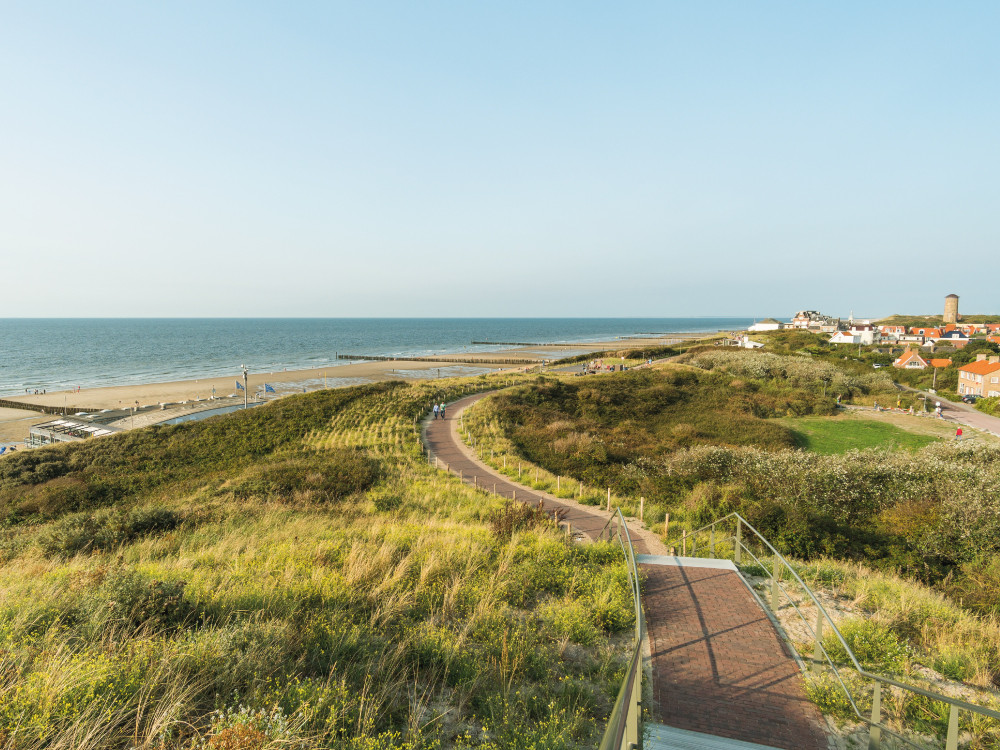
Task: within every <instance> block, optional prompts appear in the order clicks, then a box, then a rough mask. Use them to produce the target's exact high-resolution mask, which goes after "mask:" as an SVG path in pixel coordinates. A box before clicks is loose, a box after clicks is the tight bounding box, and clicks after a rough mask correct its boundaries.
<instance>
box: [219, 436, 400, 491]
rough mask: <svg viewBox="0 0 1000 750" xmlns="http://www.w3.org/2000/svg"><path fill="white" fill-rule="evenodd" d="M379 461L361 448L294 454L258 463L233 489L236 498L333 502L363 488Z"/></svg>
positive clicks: (372, 477)
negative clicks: (319, 454)
mask: <svg viewBox="0 0 1000 750" xmlns="http://www.w3.org/2000/svg"><path fill="white" fill-rule="evenodd" d="M380 474H381V472H380V469H379V464H378V462H377V461H376V460H374V459H372V458H370V457H368V456H367V455H366V454H364V453H363V452H361V451H357V450H351V449H340V450H336V451H331V452H330V453H329V454H327V455H324V456H322V457H321V458H319V457H317V458H293V459H288V460H285V461H280V462H277V463H272V464H263V465H260V466H256V467H254V468H252V469H251V470H250V471H248V472H247V473H246V474H245V475H244V477H243V478H242V479H241V480H239V481H238V482H237V484H236V486H235V488H234V489H233V494H234V495H235V497H236V498H237V499H240V500H247V499H250V498H257V499H261V500H279V501H291V500H296V501H301V500H304V501H311V502H330V501H333V500H339V499H341V498H344V497H347V496H348V495H351V494H354V493H355V492H362V491H364V490H366V489H368V488H369V487H370V486H371V485H372V484H374V483H375V482H376V481H377V480H378V479H379V477H380Z"/></svg>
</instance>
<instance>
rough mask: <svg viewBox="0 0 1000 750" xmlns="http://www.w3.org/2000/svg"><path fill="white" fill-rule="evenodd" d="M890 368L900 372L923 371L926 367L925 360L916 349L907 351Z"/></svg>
mask: <svg viewBox="0 0 1000 750" xmlns="http://www.w3.org/2000/svg"><path fill="white" fill-rule="evenodd" d="M892 366H893V367H897V368H899V369H900V370H923V369H925V368H926V367H927V360H926V359H924V358H923V357H921V356H920V353H919V352H918V351H917V350H916V349H907V350H906V351H905V352H903V353H902V354H901V355H900V357H899V359H897V360H896V361H895V362H893V363H892Z"/></svg>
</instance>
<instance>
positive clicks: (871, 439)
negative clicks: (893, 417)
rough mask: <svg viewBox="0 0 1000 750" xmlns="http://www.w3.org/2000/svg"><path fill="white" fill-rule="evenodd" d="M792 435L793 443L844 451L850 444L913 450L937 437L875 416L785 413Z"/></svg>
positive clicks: (817, 449)
mask: <svg viewBox="0 0 1000 750" xmlns="http://www.w3.org/2000/svg"><path fill="white" fill-rule="evenodd" d="M779 421H781V422H782V423H783V424H785V426H787V427H788V428H789V429H790V430H792V432H793V433H794V435H795V442H796V445H798V447H800V448H805V449H806V450H809V451H813V452H814V453H826V454H834V453H846V452H847V451H849V450H851V449H853V448H905V449H907V450H916V449H917V448H923V447H924V446H925V445H928V444H930V443H933V442H934V441H935V440H937V439H938V438H936V437H933V436H931V435H918V434H914V433H912V432H907V431H906V430H903V429H901V428H899V427H896V426H895V425H891V424H886V423H885V422H880V421H876V420H874V419H859V418H851V417H844V416H837V417H788V418H784V419H781V420H779Z"/></svg>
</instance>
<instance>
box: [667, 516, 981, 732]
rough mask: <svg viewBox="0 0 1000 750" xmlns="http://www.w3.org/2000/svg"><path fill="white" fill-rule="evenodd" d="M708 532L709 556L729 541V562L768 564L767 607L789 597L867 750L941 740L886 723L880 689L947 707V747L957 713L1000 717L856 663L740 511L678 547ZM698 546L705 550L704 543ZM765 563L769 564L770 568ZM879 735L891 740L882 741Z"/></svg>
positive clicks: (808, 593) (815, 661) (818, 665)
mask: <svg viewBox="0 0 1000 750" xmlns="http://www.w3.org/2000/svg"><path fill="white" fill-rule="evenodd" d="M727 524H732V525H734V526H735V529H734V531H733V532H730V531H729V529H728V526H727ZM719 527H721V528H722V529H723V530H724V534H723V535H722V536H719V535H718V534H717V528H719ZM744 530H745V531H746V533H747V534H749V535H750V538H755V539H757V540H758V541H759V543H760V545H761V546H762V547H763V551H761V555H762V556H763V557H765V558H767V557H770V561H766V560H762V559H761V558H760V557H758V556H757V555H756V554H754V552H753V550H752V549H751V548H750V546H749V545H747V543H746V541H745V540H744ZM706 535H707V536H708V545H707V550H706V551H707V554H708V556H709V557H716V556H717V553H718V550H719V547H720V545H723V546H725V545H732V546H731V552H732V558H733V562H735V563H736V564H737V565H741V564H743V555H744V554H746V555H748V556H749V557H750V558H751V559H752V560H753V561H754V563H756V565H758V566H759V567H760V568H761V569H762V570H765V571H766V570H767V569H768V567H770V570H771V574H770V578H771V581H770V586H769V588H770V597H769V598H770V600H771V601H770V605H771V610H772V611H773V612H774V613H775V615H777V613H778V609H779V606H780V604H781V601H782V599H781V598H782V595H784V597H785V599H787V600H788V603H789V604H790V605H791V606H792V608H793V609H794V610H795V613H796V614H797V615H798V617H799V618H800V620H801V622H802V624H803V626H804V627H805V629H806V631H807V632H808V633H809V635H810V636H811V639H812V641H813V644H814V645H813V653H812V658H811V660H812V669H811V671H812V673H813V675H814V676H815V675H818V673H819V672H820V670H821V669H822V668H823V667H824V665H826V666H829V668H830V670H831V673H832V675H833V677H834V679H835V680H836V682H837V684H838V685H839V687H840V690H841V691H842V693H843V694H844V696H845V697H846V698H847V700H848V702H849V703H850V706H851V709H852V710H853V712H854V714H855V716H856V717H857V719H858V720H859V721H861V722H862V723H863V724H865V725H867V726H868V730H869V739H868V749H869V750H882V748H883V747H886V748H888V747H891V746H898V743H902V744H903V746H905V747H910V748H916V749H917V750H930V748H940V747H941V746H940V745H939V744H936V742H935V744H926V742H925V741H924V740H923V738H921V737H920V736H917V735H907V734H904V733H902V732H901V731H897V729H895V728H893V727H892V726H890V725H889V724H888V723H887V722H886V721H885V719H884V716H883V713H882V693H883V690H884V689H885V688H895V689H896V690H899V691H902V692H904V693H910V694H913V695H919V696H921V697H923V698H927V699H930V700H932V701H936V702H938V703H940V704H943V705H944V706H947V707H948V727H947V732H946V735H945V738H944V740H945V745H944V747H945V750H958V740H959V719H960V716H961V712H963V711H964V712H966V713H968V714H972V715H975V716H980V717H984V718H988V719H994V720H998V721H1000V712H997V711H994V710H992V709H990V708H986V707H985V706H977V705H975V704H973V703H969V702H967V701H963V700H961V699H959V698H952V697H949V696H946V695H942V694H940V693H936V692H934V691H932V690H926V689H924V688H921V687H918V686H916V685H908V684H906V683H903V682H899V681H897V680H893V679H891V678H889V677H885V676H884V675H879V674H874V673H872V672H869V671H868V670H866V669H865V668H864V667H862V666H861V663H860V662H859V661H858V659H857V657H856V656H855V655H854V652H853V651H852V650H851V648H850V646H849V645H848V644H847V641H846V640H845V639H844V636H843V635H842V634H841V632H840V630H839V629H838V628H837V626H836V624H835V623H834V621H833V618H832V617H830V614H829V612H827V611H826V609H825V608H824V607H823V605H822V604H821V603H820V601H819V598H818V597H817V596H816V594H815V593H814V592H813V591H812V589H810V588H809V586H808V585H807V584H806V582H805V581H803V580H802V578H801V576H799V574H798V573H797V572H795V568H793V567H792V565H791V564H790V563H789V562H788V560H786V559H785V557H784V556H783V555H782V554H781V553H780V552H778V550H777V549H775V548H774V546H773V545H772V544H771V543H770V542H769V541H768V540H767V539H766V538H765V537H764V536H763V535H762V534H761V533H760V532H759V531H757V529H755V528H754V527H753V526H752V525H750V524H749V523H748V522H747V520H746V519H745V518H743V517H742V516H741V515H740V514H738V513H730V514H729V515H728V516H725V517H723V518H720V519H718V520H717V521H713V522H712V523H710V524H708V525H706V526H703V527H702V528H700V529H696V530H695V531H691V532H684V533H683V534H682V536H681V547H682V554H685V555H686V554H687V546H688V544H690V545H691V555H692V557H697V556H698V552H699V547H698V543H699V539H701V540H704V537H705V536H706ZM702 549H706V548H705V547H702ZM767 562H770V566H768V564H767ZM783 571H787V572H788V575H789V576H790V583H792V584H796V585H797V586H798V588H799V589H800V590H801V592H802V594H803V596H804V598H805V600H806V601H807V602H811V603H812V605H813V606H814V607H815V608H816V618H815V620H814V621H811V618H809V617H808V616H807V615H806V614H805V613H804V612H803V611H802V607H801V606H800V605H799V603H798V602H796V598H795V596H793V594H792V593H791V592H789V590H788V589H787V588H786V587H785V585H783V583H782V572H783ZM827 628H829V630H830V632H831V633H833V634H834V635H835V636H836V639H837V642H838V643H839V644H840V646H841V647H842V648H843V650H844V652H845V653H846V654H847V656H848V658H849V660H850V665H851V666H852V667H853V671H854V672H855V673H856V674H857V675H858V676H859V677H861V678H862V679H864V680H868V681H870V682H871V684H872V709H871V713H870V715H869V714H867V712H865V711H862V710H861V709H860V708H859V706H858V702H859V696H857V695H856V694H855V692H854V691H852V689H851V687H850V686H849V684H848V681H847V680H845V678H844V675H843V674H842V673H841V669H840V667H838V665H837V663H836V662H835V661H834V659H833V658H832V657H831V655H830V653H829V652H828V651H827V648H826V646H824V645H823V640H824V635H823V633H824V630H826V629H827ZM883 735H884V736H885V738H886V739H887V740H889V741H890V742H891V743H892V744H886V745H883Z"/></svg>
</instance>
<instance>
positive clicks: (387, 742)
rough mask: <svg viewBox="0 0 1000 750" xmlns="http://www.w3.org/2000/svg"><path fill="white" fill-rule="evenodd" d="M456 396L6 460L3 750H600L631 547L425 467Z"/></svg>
mask: <svg viewBox="0 0 1000 750" xmlns="http://www.w3.org/2000/svg"><path fill="white" fill-rule="evenodd" d="M463 385H467V383H465V384H463V383H461V382H454V381H451V382H441V381H438V382H435V383H418V384H402V383H389V384H379V385H373V386H363V387H357V388H348V389H341V390H335V391H334V390H331V391H322V392H318V393H313V394H308V395H302V396H294V397H289V398H285V399H281V400H280V401H278V402H275V403H274V404H272V405H269V406H265V407H260V408H257V409H253V410H250V411H247V412H240V413H236V414H233V415H228V416H225V417H220V418H215V419H211V420H206V421H204V422H195V423H189V424H184V425H177V426H175V427H164V428H156V429H147V430H139V431H135V432H132V433H128V434H125V435H122V436H117V437H110V438H105V439H100V440H92V441H87V442H86V443H81V444H77V445H70V446H59V447H52V448H45V449H39V450H35V451H30V452H26V453H24V454H19V455H18V456H16V457H13V458H6V459H4V460H3V461H0V517H2V518H3V525H2V530H0V747H4V748H71V747H72V748H131V747H136V748H163V749H164V750H166V749H167V748H218V749H220V750H222V749H225V750H236V749H238V748H246V749H248V750H249V748H265V747H275V748H277V747H282V748H287V747H295V748H349V749H351V750H379V749H381V748H407V749H409V750H418V749H423V748H428V749H430V748H472V747H476V748H486V749H488V750H492V749H497V750H499V749H500V748H511V749H513V748H536V749H538V750H541V749H543V748H544V749H547V750H556V749H561V748H567V749H568V748H577V747H592V746H594V745H595V744H596V739H597V737H598V736H599V733H600V732H601V731H602V730H603V723H604V720H605V719H606V717H607V714H608V711H609V709H610V706H611V704H612V702H613V700H614V697H615V694H616V692H617V689H618V684H619V682H620V679H621V677H622V674H623V669H624V664H625V660H626V658H627V654H628V648H629V644H628V640H629V638H628V634H629V632H630V631H629V629H630V627H631V625H632V613H631V606H630V592H629V589H628V585H627V574H626V570H625V567H624V564H623V562H622V560H621V555H620V552H618V551H616V550H615V549H614V548H613V547H611V546H609V545H606V544H593V545H573V544H571V543H570V542H568V541H567V540H566V539H565V538H564V537H563V536H562V535H561V534H559V533H558V532H557V531H556V530H555V529H554V528H552V527H551V526H550V525H549V524H547V523H545V522H542V521H540V520H539V519H537V518H536V517H534V516H532V515H531V514H517V513H513V512H511V511H509V510H508V511H505V510H504V507H503V505H502V504H501V501H499V500H498V499H496V498H492V497H491V496H489V495H486V494H484V493H480V492H477V491H474V490H472V489H470V488H468V487H466V486H465V485H463V484H462V483H461V482H459V481H458V480H457V479H455V478H453V477H450V476H448V475H447V474H445V473H444V472H437V471H435V470H434V469H432V468H431V467H430V466H428V465H427V463H426V462H425V461H424V460H423V454H422V448H421V446H420V444H419V440H418V426H417V425H416V423H415V419H416V418H417V417H419V416H420V415H421V414H422V413H423V412H424V411H425V410H426V409H427V408H428V407H429V406H430V404H431V403H433V402H439V401H442V400H449V399H451V398H454V397H456V395H457V394H459V393H460V390H461V388H462V387H463Z"/></svg>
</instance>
